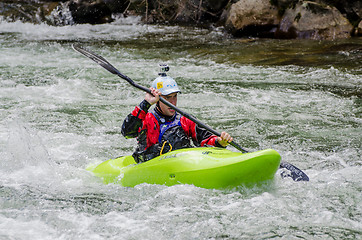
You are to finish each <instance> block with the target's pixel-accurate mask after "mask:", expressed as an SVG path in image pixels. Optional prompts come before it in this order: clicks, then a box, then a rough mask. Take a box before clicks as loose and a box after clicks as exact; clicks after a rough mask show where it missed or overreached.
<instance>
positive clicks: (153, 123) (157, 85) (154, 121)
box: [122, 65, 233, 163]
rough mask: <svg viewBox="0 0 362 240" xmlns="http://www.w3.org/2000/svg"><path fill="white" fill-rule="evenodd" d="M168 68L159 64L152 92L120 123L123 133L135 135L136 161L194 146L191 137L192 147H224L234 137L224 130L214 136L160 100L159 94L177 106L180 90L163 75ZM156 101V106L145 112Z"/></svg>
mask: <svg viewBox="0 0 362 240" xmlns="http://www.w3.org/2000/svg"><path fill="white" fill-rule="evenodd" d="M160 66H161V65H160ZM168 69H169V68H168V66H167V65H162V66H161V73H159V75H160V76H159V77H158V78H156V79H155V80H154V81H153V82H152V85H151V88H150V90H151V92H152V95H151V94H149V93H147V94H146V96H145V99H144V100H143V101H142V102H141V103H140V104H139V105H138V106H136V107H135V109H134V110H133V111H132V112H131V113H130V114H129V115H128V116H127V117H126V119H125V120H124V122H123V125H122V135H123V136H125V137H126V138H134V137H137V140H138V147H137V148H136V151H135V152H134V153H133V155H132V156H133V157H134V159H135V161H136V162H138V163H139V162H145V161H148V160H150V159H152V158H154V157H157V156H159V155H161V154H164V153H166V152H169V151H172V150H176V149H181V148H190V147H193V146H192V145H191V140H192V141H193V143H194V145H195V146H216V147H226V146H227V145H228V144H229V142H231V141H232V140H233V138H232V137H231V136H230V135H229V134H228V133H226V132H222V133H221V136H220V137H218V136H216V135H213V134H212V133H210V132H209V131H207V130H205V129H203V128H200V127H198V126H197V125H196V124H195V123H194V122H193V121H191V120H189V119H187V118H186V117H184V116H181V115H180V114H179V113H177V112H176V111H175V110H174V109H172V108H169V107H168V106H167V105H165V104H163V103H162V102H160V101H159V98H160V96H161V97H163V98H164V99H166V100H167V101H169V102H170V103H172V104H173V105H175V106H176V104H177V96H178V93H179V92H181V91H180V89H179V87H178V85H177V83H176V81H175V80H174V79H172V78H171V77H169V76H167V75H166V71H168ZM155 103H156V107H155V108H154V109H152V110H151V111H148V110H149V108H150V107H151V106H152V105H153V104H155Z"/></svg>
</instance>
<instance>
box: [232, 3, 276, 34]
mask: <svg viewBox="0 0 362 240" xmlns="http://www.w3.org/2000/svg"><path fill="white" fill-rule="evenodd" d="M270 2H271V1H270V0H241V1H238V2H236V3H234V4H232V5H231V7H230V10H229V12H228V14H227V18H226V23H225V26H226V28H227V30H228V31H229V32H231V33H232V34H233V35H234V36H237V37H239V36H259V37H270V36H272V35H274V33H273V31H274V30H275V29H276V27H277V26H278V24H279V19H278V9H277V7H276V6H273V5H271V3H270Z"/></svg>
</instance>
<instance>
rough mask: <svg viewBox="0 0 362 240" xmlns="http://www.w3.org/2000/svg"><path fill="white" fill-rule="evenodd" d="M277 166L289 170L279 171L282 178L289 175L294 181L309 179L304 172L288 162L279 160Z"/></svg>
mask: <svg viewBox="0 0 362 240" xmlns="http://www.w3.org/2000/svg"><path fill="white" fill-rule="evenodd" d="M279 168H285V169H287V170H289V171H283V172H281V174H280V175H281V176H282V178H286V177H291V178H292V179H293V180H294V181H296V182H299V181H306V182H307V181H309V177H308V176H307V174H305V173H304V172H303V171H302V170H300V169H299V168H297V167H296V166H294V165H292V164H290V163H287V162H281V163H280V166H279Z"/></svg>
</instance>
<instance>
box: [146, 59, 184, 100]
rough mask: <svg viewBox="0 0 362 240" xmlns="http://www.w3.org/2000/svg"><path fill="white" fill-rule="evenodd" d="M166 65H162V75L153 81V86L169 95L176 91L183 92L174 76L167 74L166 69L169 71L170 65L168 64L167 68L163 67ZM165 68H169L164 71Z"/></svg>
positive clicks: (163, 93)
mask: <svg viewBox="0 0 362 240" xmlns="http://www.w3.org/2000/svg"><path fill="white" fill-rule="evenodd" d="M160 66H161V65H160ZM164 66H165V65H162V66H161V73H159V75H160V76H159V77H158V78H156V79H155V80H154V81H153V82H152V85H151V87H153V88H156V89H157V90H159V91H160V92H161V94H162V95H164V96H166V95H169V94H171V93H175V92H181V91H180V89H179V88H178V86H177V83H176V81H175V80H173V78H172V77H169V76H167V75H166V71H168V69H169V68H168V66H167V65H166V66H167V68H163V67H164ZM163 69H167V70H166V71H162V70H163Z"/></svg>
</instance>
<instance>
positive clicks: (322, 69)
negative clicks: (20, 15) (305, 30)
mask: <svg viewBox="0 0 362 240" xmlns="http://www.w3.org/2000/svg"><path fill="white" fill-rule="evenodd" d="M72 43H80V44H81V45H82V46H84V47H86V48H88V49H91V50H93V51H94V52H97V53H98V54H100V55H101V56H103V57H105V58H106V59H107V60H108V61H109V62H111V63H112V64H113V65H114V66H115V67H116V68H117V69H119V70H120V71H121V72H122V73H123V74H125V75H127V76H129V77H130V78H132V79H133V80H134V81H136V82H138V83H139V84H141V85H144V86H148V85H149V84H150V82H151V81H152V79H153V78H155V77H156V76H157V73H158V64H159V63H168V64H169V66H170V72H169V75H170V76H172V77H174V78H175V80H176V81H177V82H178V83H179V85H180V87H181V89H182V94H181V95H180V97H179V102H178V106H179V107H180V108H181V109H183V110H184V111H186V112H188V113H192V114H193V115H195V116H196V117H197V118H199V119H200V120H202V121H203V122H205V123H207V124H208V125H210V126H211V127H213V128H215V129H217V130H219V131H221V130H225V131H228V132H229V133H231V134H232V136H233V137H234V139H235V141H236V142H237V143H239V144H240V145H241V146H243V147H244V148H246V149H248V150H250V151H254V150H261V149H265V148H273V149H275V150H277V151H278V152H279V153H280V154H281V156H282V159H283V160H284V161H287V162H290V163H292V164H294V165H296V166H297V167H299V168H300V169H303V170H304V171H305V172H306V173H307V174H308V175H309V177H310V181H309V182H293V181H292V180H291V179H287V178H285V179H282V178H281V177H280V175H279V172H278V174H277V175H276V177H275V180H274V182H273V183H271V184H267V185H265V186H257V187H254V188H248V189H246V188H242V187H240V188H236V189H228V190H207V189H202V188H197V187H194V186H192V185H177V186H173V187H166V186H160V185H149V184H142V185H139V186H136V187H134V188H125V187H121V186H119V185H114V184H109V185H103V184H102V182H101V181H100V180H99V179H96V178H95V177H93V176H92V175H91V174H90V173H89V172H87V171H86V170H85V169H86V167H87V166H88V165H89V164H96V163H100V162H102V161H105V160H107V159H109V158H114V157H117V156H121V155H128V154H131V153H132V151H133V149H134V146H135V145H136V140H134V139H128V140H126V139H124V137H123V136H122V135H121V125H122V122H123V119H124V118H125V117H126V115H127V114H128V113H129V112H130V111H132V110H133V108H134V106H135V105H137V104H138V103H139V102H140V101H141V100H142V99H143V97H144V93H143V92H140V91H139V90H136V89H134V88H132V87H131V86H130V85H129V84H127V83H126V82H125V81H124V80H122V79H120V78H118V77H117V76H115V75H112V74H110V73H109V72H107V71H106V70H104V69H103V68H101V67H99V66H98V65H97V64H95V63H94V62H92V61H91V60H89V59H87V58H85V57H83V56H82V55H80V54H79V53H77V52H75V51H74V50H73V49H72V48H71V44H72ZM0 49H1V50H0V123H1V124H0V156H1V158H0V239H1V240H2V239H271V238H272V239H361V237H362V221H361V219H362V204H361V200H362V194H361V190H362V180H361V179H362V178H361V177H362V161H361V135H362V127H361V126H362V125H361V123H362V118H361V98H362V96H361V85H362V41H361V38H354V39H350V40H340V41H335V42H318V41H307V40H304V41H299V40H270V39H241V40H240V39H239V40H236V39H232V38H228V37H227V36H225V35H224V34H223V32H222V30H221V29H217V28H216V29H199V28H191V27H177V26H154V25H149V26H147V25H143V24H141V23H139V22H138V21H137V19H132V18H127V19H119V20H118V21H116V22H114V23H112V24H105V25H95V26H92V25H74V26H63V27H52V26H48V25H43V24H40V25H33V24H27V23H21V22H13V23H9V22H6V21H4V20H2V21H0ZM229 148H230V149H231V150H233V151H236V150H235V149H233V148H232V147H229Z"/></svg>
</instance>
